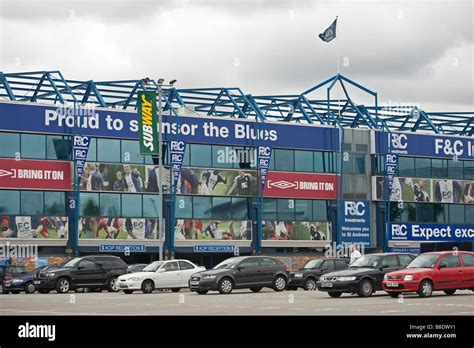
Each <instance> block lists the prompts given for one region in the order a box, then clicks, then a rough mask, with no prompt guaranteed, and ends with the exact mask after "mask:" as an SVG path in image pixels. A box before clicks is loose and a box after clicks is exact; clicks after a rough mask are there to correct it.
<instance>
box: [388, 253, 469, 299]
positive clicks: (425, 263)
mask: <svg viewBox="0 0 474 348" xmlns="http://www.w3.org/2000/svg"><path fill="white" fill-rule="evenodd" d="M382 287H383V289H384V290H385V291H386V292H388V294H389V295H390V296H391V297H398V295H399V294H401V293H405V292H417V293H418V294H419V295H420V296H421V297H428V296H431V294H432V293H433V291H438V290H441V291H444V292H445V294H446V295H453V294H454V293H455V292H456V290H458V289H471V290H473V291H474V252H469V251H440V252H432V253H425V254H421V255H419V256H418V257H417V258H416V259H414V260H413V261H412V262H411V263H410V264H409V265H408V266H407V268H405V269H402V270H399V271H395V272H390V273H387V274H385V276H384V280H383V282H382Z"/></svg>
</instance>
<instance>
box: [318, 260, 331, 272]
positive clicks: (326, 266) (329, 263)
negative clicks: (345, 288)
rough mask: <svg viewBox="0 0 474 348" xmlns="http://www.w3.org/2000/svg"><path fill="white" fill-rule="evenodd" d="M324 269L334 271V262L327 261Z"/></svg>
mask: <svg viewBox="0 0 474 348" xmlns="http://www.w3.org/2000/svg"><path fill="white" fill-rule="evenodd" d="M321 268H322V269H325V270H326V269H327V270H333V269H334V260H326V261H324V263H323V265H322V266H321Z"/></svg>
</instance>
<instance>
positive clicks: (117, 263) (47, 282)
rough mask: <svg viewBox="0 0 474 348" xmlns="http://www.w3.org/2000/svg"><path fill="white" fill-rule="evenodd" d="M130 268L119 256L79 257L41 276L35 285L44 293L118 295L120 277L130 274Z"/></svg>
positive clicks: (44, 271) (43, 272) (44, 272)
mask: <svg viewBox="0 0 474 348" xmlns="http://www.w3.org/2000/svg"><path fill="white" fill-rule="evenodd" d="M127 267H128V266H127V264H126V263H125V262H124V261H123V260H122V259H120V258H119V257H116V256H109V255H91V256H83V257H76V258H73V259H71V260H69V261H68V262H66V263H64V264H62V265H60V266H58V267H54V268H51V269H49V268H48V269H46V270H43V271H41V272H40V273H38V276H37V277H35V278H34V281H33V282H34V284H35V286H36V288H37V289H38V291H39V292H40V293H48V292H49V291H51V290H56V291H57V292H58V293H66V292H68V291H69V290H71V289H84V288H88V289H100V290H105V289H107V290H108V291H110V292H116V291H118V287H117V285H116V282H117V277H118V276H120V275H122V274H125V273H127Z"/></svg>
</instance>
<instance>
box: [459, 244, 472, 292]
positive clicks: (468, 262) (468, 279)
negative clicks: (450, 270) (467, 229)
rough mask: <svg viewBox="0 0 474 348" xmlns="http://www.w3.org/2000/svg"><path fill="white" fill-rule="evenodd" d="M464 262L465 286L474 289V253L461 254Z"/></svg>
mask: <svg viewBox="0 0 474 348" xmlns="http://www.w3.org/2000/svg"><path fill="white" fill-rule="evenodd" d="M461 261H462V263H463V269H462V270H463V283H464V287H465V288H468V289H474V255H473V254H468V253H462V254H461Z"/></svg>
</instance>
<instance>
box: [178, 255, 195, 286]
mask: <svg viewBox="0 0 474 348" xmlns="http://www.w3.org/2000/svg"><path fill="white" fill-rule="evenodd" d="M178 263H179V270H180V274H181V276H180V282H181V286H182V287H187V286H188V285H189V278H191V276H192V275H193V274H194V273H196V271H197V269H196V267H195V266H194V265H193V264H192V263H190V262H188V261H179V262H178Z"/></svg>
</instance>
